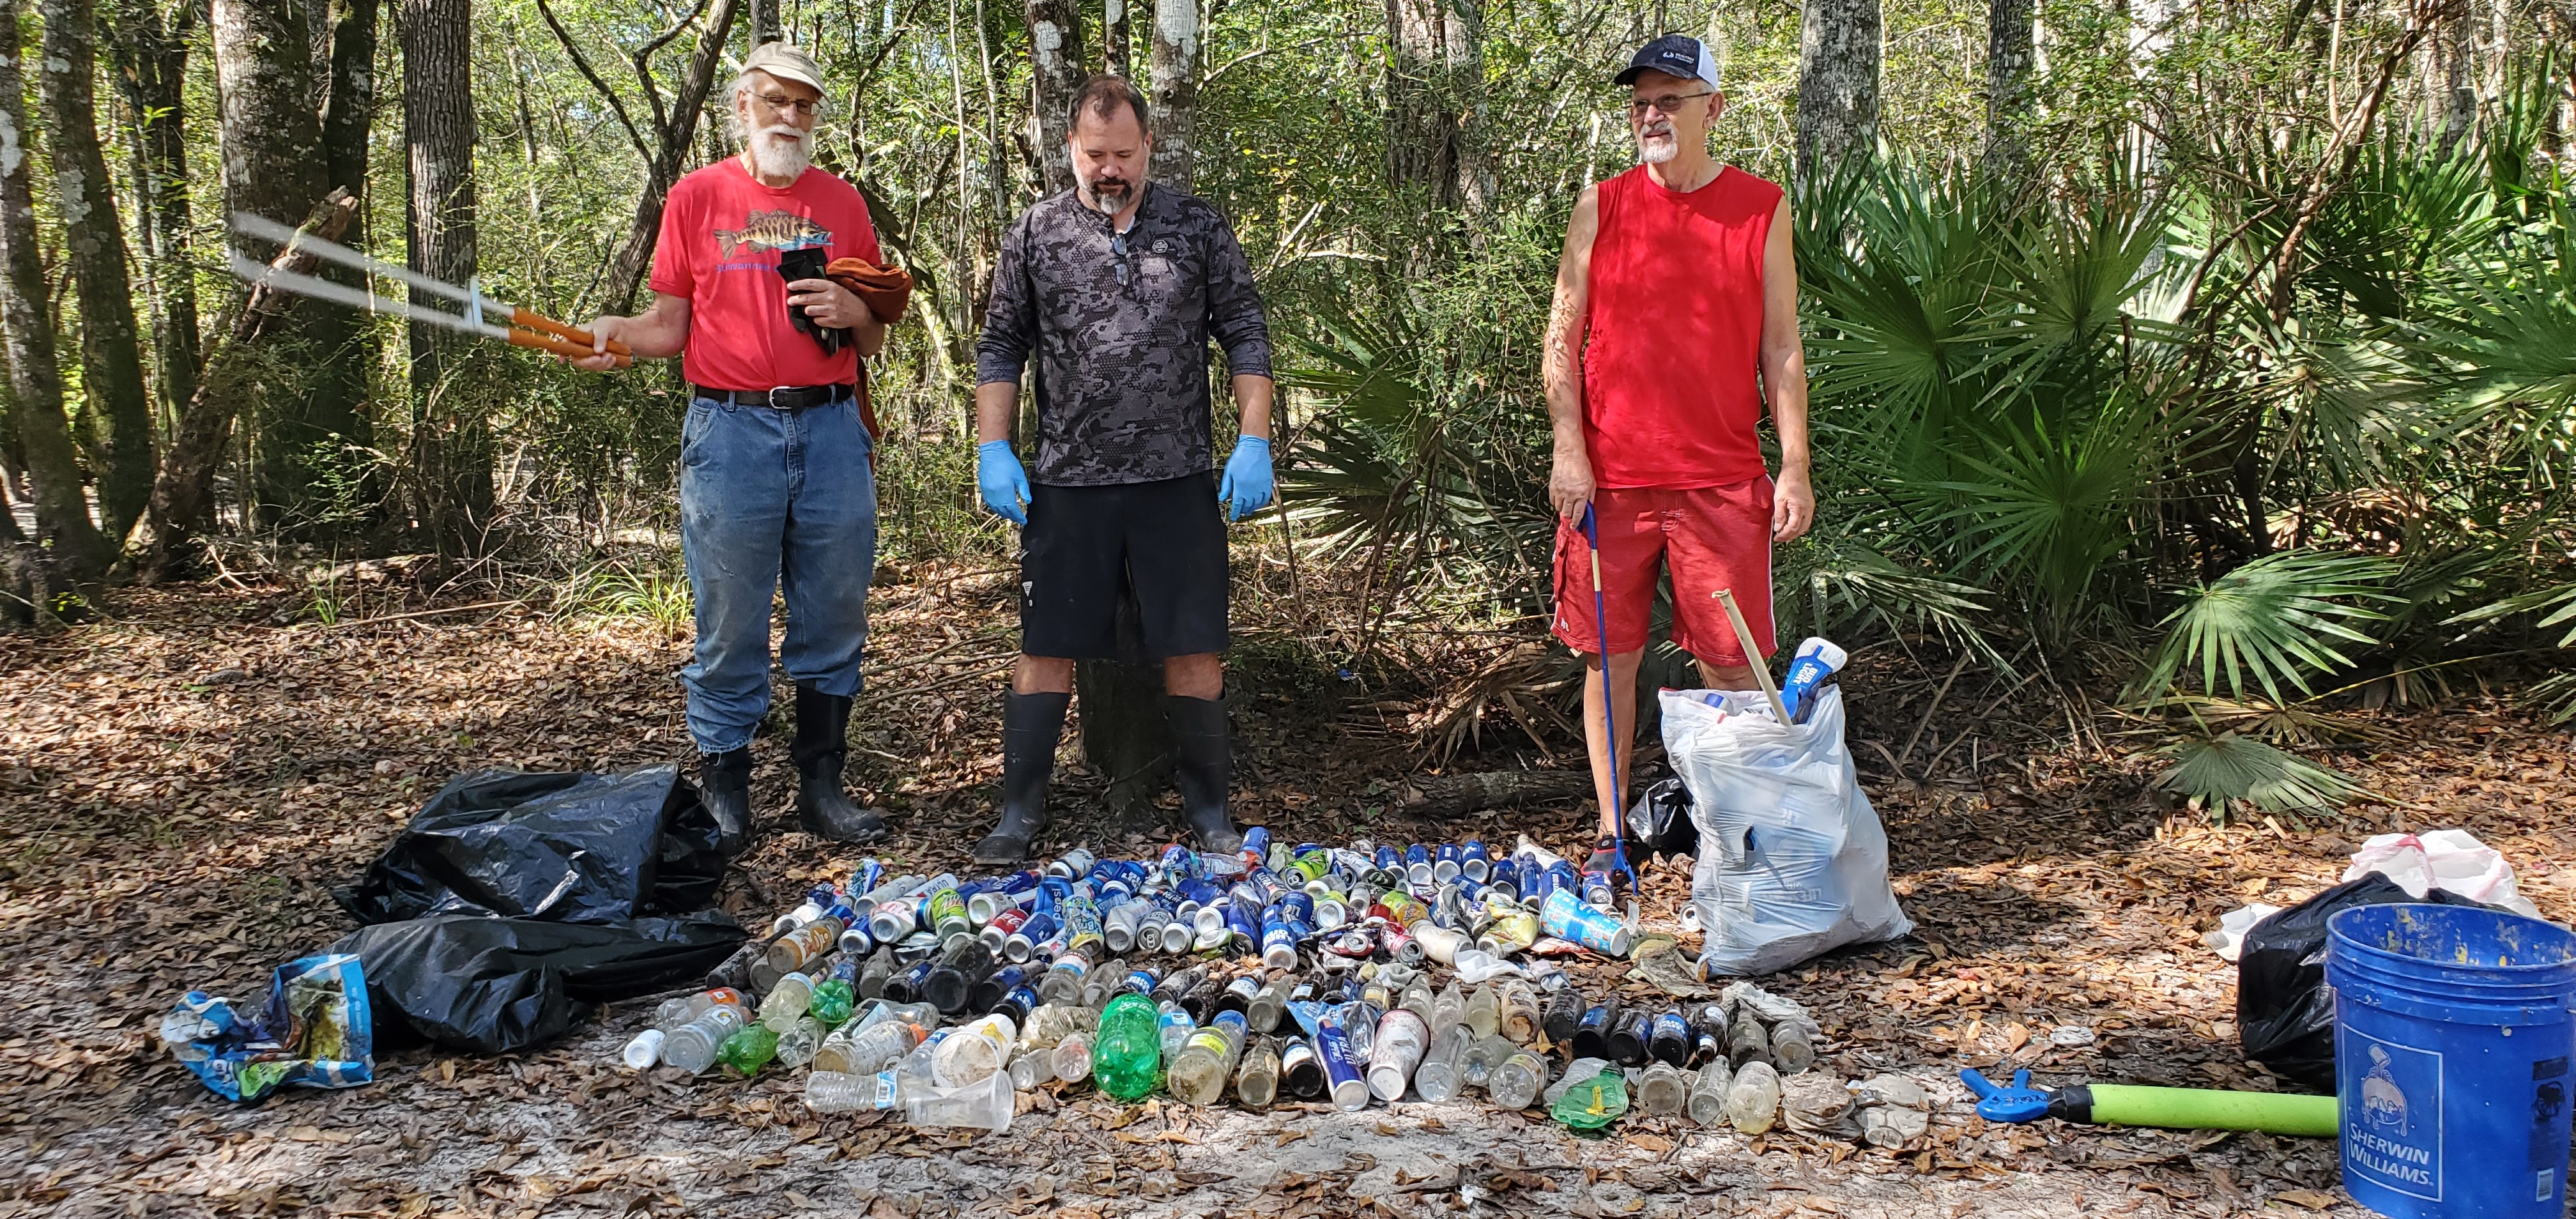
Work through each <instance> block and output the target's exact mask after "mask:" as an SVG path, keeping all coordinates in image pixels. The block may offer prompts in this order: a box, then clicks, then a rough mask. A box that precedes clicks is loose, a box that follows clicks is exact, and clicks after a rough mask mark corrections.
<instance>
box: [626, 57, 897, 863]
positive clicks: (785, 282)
mask: <svg viewBox="0 0 2576 1219" xmlns="http://www.w3.org/2000/svg"><path fill="white" fill-rule="evenodd" d="M822 105H823V73H822V69H820V68H818V67H816V66H815V64H814V61H813V59H811V58H810V57H808V56H807V55H806V54H805V53H804V52H803V51H800V50H797V49H796V48H794V47H792V46H789V45H787V44H786V43H783V42H771V43H764V44H762V45H761V46H760V47H759V48H758V49H756V50H754V51H753V52H752V53H751V57H750V58H749V59H746V60H744V61H743V71H742V75H741V76H740V77H738V78H736V80H735V81H734V86H733V122H734V125H735V127H736V129H737V130H738V133H739V134H740V136H741V137H742V141H743V145H744V148H743V151H742V155H740V156H737V157H732V158H729V159H727V160H724V161H720V162H717V163H716V164H713V165H709V166H707V167H706V168H704V169H700V170H698V171H697V172H695V173H692V174H690V175H688V176H687V177H685V178H682V179H680V180H679V182H678V183H677V184H675V185H673V186H672V187H671V193H670V196H669V198H668V199H666V200H665V201H664V203H663V206H662V232H661V239H660V243H659V244H658V245H656V246H655V247H654V253H653V279H652V287H653V307H652V308H650V309H648V310H646V311H645V312H644V313H643V314H641V315H640V316H637V317H603V318H600V319H599V320H598V321H595V322H593V323H591V332H592V333H593V334H595V335H596V336H598V340H599V350H601V351H602V352H605V351H606V350H607V344H608V342H609V341H610V340H612V339H615V340H620V341H623V342H625V343H626V344H627V345H628V346H629V347H631V348H633V350H634V352H635V355H636V356H637V357H639V358H644V359H658V358H662V357H667V356H673V355H677V356H680V357H681V371H682V372H684V373H685V374H687V376H688V379H689V413H688V418H687V419H686V421H685V422H683V423H682V424H681V427H680V553H681V557H682V558H683V560H684V561H686V563H687V564H688V568H689V591H690V592H691V593H692V594H693V595H694V596H695V597H696V600H697V634H698V638H697V650H696V655H695V656H694V658H693V659H692V660H691V662H690V664H689V666H688V667H687V668H685V669H682V670H681V671H680V677H681V680H682V681H683V682H684V683H685V684H686V685H687V688H688V696H689V715H688V719H689V734H690V735H691V736H692V737H694V738H695V739H696V743H697V747H698V753H699V767H698V782H699V787H700V788H701V789H702V790H703V791H704V793H705V795H706V801H707V806H708V808H709V809H711V810H713V811H714V813H715V817H716V824H717V826H718V828H719V830H720V831H721V834H722V839H723V843H722V845H723V848H724V849H725V850H726V851H727V852H728V853H731V852H734V851H739V850H741V849H742V848H743V847H744V846H745V845H747V844H748V842H749V840H750V836H751V829H752V824H751V738H752V733H753V730H754V729H755V728H757V727H759V725H760V720H761V716H762V715H763V713H765V712H766V711H767V710H768V709H769V606H770V597H771V593H772V591H773V590H776V591H778V592H780V593H783V594H784V596H785V599H786V602H787V631H786V636H785V638H784V639H783V640H781V642H780V644H779V648H778V659H779V663H780V665H781V666H782V667H784V668H785V669H786V670H787V675H788V677H789V678H791V679H793V680H794V681H795V683H796V738H795V742H794V744H793V745H791V746H790V747H789V750H788V753H789V756H790V757H791V758H792V759H793V760H794V762H795V763H796V813H797V821H798V823H799V824H800V825H801V826H803V827H804V829H805V830H806V831H807V832H809V833H813V834H816V835H819V836H822V837H824V838H829V839H832V840H834V841H837V842H867V841H870V840H873V839H876V838H880V837H883V836H884V834H885V822H884V820H883V818H881V817H880V816H878V815H877V814H876V813H875V812H873V811H870V810H868V809H865V808H861V807H859V806H857V805H855V804H853V803H851V801H850V798H849V795H848V793H847V792H846V791H845V790H843V788H842V785H841V765H842V762H843V760H844V759H845V758H846V757H847V756H848V751H849V743H848V728H849V720H850V707H851V702H852V697H853V696H854V695H856V694H857V693H858V692H859V654H860V651H861V649H862V648H863V647H864V646H865V645H866V643H867V638H868V582H869V580H870V578H871V577H873V576H874V575H875V573H876V545H877V487H876V478H875V475H874V473H873V472H872V471H871V470H870V469H869V468H868V452H869V448H870V445H871V443H872V442H871V440H870V438H869V436H868V431H867V428H866V426H865V425H864V423H863V421H862V414H861V404H862V402H863V399H862V398H861V397H860V396H859V394H860V388H861V387H860V384H859V377H860V375H861V373H862V369H861V368H860V366H859V358H860V357H861V356H871V355H875V354H876V353H877V350H878V349H879V348H880V347H883V346H884V345H885V331H886V328H885V323H884V322H883V321H882V320H880V319H879V318H878V317H877V316H876V315H875V314H874V313H872V312H870V311H869V309H868V306H867V304H866V302H864V301H862V300H860V299H859V297H858V295H857V294H856V293H853V292H851V291H850V290H849V289H847V288H845V287H842V286H841V285H839V284H837V283H834V282H833V281H831V280H830V279H828V278H825V277H824V274H823V268H824V267H825V265H826V264H828V263H829V262H831V261H832V260H833V259H836V258H845V257H855V258H863V259H866V260H867V261H868V262H870V263H876V262H878V261H880V255H879V253H878V250H877V235H876V230H875V228H874V227H872V226H871V225H870V223H869V221H868V208H867V204H866V203H864V202H862V201H861V200H860V198H859V192H858V190H857V189H856V188H855V187H852V186H851V185H850V184H849V183H847V182H844V181H842V180H840V179H839V178H836V177H834V176H832V175H831V174H829V173H826V172H824V171H823V170H820V169H815V168H812V167H811V166H810V165H808V164H807V160H808V158H809V157H810V155H811V154H812V152H813V145H814V123H815V120H816V118H817V114H818V111H819V110H820V109H821V107H822ZM575 363H576V364H578V365H580V366H581V367H583V368H590V369H595V370H600V371H605V370H606V369H608V368H609V367H611V365H612V361H611V360H610V359H609V358H608V357H607V356H606V355H604V354H603V355H600V356H595V357H592V358H590V359H587V360H577V361H575Z"/></svg>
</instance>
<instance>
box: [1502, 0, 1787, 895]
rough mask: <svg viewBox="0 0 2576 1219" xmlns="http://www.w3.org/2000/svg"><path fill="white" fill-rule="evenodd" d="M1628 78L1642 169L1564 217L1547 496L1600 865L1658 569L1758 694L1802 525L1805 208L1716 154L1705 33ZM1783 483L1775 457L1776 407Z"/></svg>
mask: <svg viewBox="0 0 2576 1219" xmlns="http://www.w3.org/2000/svg"><path fill="white" fill-rule="evenodd" d="M1618 79H1619V83H1620V84H1623V85H1627V86H1628V87H1629V90H1630V100H1629V105H1628V126H1629V129H1630V130H1631V131H1632V132H1633V133H1634V134H1635V135H1636V138H1637V159H1638V160H1639V161H1640V162H1641V164H1639V165H1638V166H1637V167H1636V168H1634V169H1631V170H1629V171H1627V172H1626V173H1623V174H1620V175H1619V176H1617V177H1615V178H1612V179H1610V180H1609V181H1607V182H1603V183H1601V184H1599V185H1597V186H1594V187H1592V188H1591V189H1589V190H1586V191H1584V192H1583V197H1582V198H1581V199H1579V200H1577V201H1576V202H1575V205H1574V218H1573V220H1572V222H1571V223H1569V224H1568V225H1567V226H1566V233H1565V255H1564V258H1563V259H1562V260H1561V261H1560V262H1559V263H1558V265H1557V273H1556V303H1555V307H1554V309H1553V310H1552V312H1551V313H1550V315H1549V318H1548V329H1547V344H1546V350H1545V354H1544V373H1543V375H1544V378H1545V381H1546V385H1547V406H1548V416H1549V418H1550V420H1551V421H1552V422H1553V423H1554V425H1555V430H1556V460H1555V466H1554V469H1553V471H1552V472H1551V473H1550V475H1549V477H1548V497H1549V498H1550V499H1551V500H1552V501H1554V503H1555V504H1556V510H1557V513H1558V515H1559V516H1560V518H1561V519H1560V521H1559V523H1558V527H1557V535H1556V636H1557V638H1559V639H1562V640H1564V641H1565V642H1566V644H1567V645H1568V646H1570V647H1572V648H1574V650H1576V651H1577V652H1581V653H1584V654H1585V660H1586V662H1587V665H1588V667H1587V669H1586V672H1587V674H1588V676H1587V677H1586V678H1585V681H1584V691H1583V705H1584V719H1583V729H1584V736H1585V739H1586V743H1587V745H1588V746H1589V748H1590V751H1591V755H1592V777H1593V789H1594V792H1595V794H1596V796H1597V797H1598V799H1599V801H1600V806H1601V840H1600V843H1599V845H1598V846H1596V847H1595V848H1594V850H1593V855H1592V860H1591V866H1592V867H1593V868H1596V869H1598V868H1604V867H1607V866H1608V865H1609V864H1610V862H1611V861H1612V859H1613V856H1614V852H1613V848H1612V838H1611V834H1612V831H1613V830H1614V828H1615V826H1616V819H1617V817H1618V815H1619V810H1620V808H1621V807H1622V806H1623V805H1624V804H1625V803H1626V795H1627V793H1626V792H1624V791H1621V790H1618V789H1617V788H1615V787H1614V785H1613V784H1612V781H1611V775H1612V773H1613V771H1612V770H1611V765H1610V750H1611V748H1612V746H1613V742H1611V741H1610V740H1609V739H1608V734H1606V733H1605V732H1604V731H1603V730H1602V723H1601V707H1602V700H1603V699H1604V698H1608V699H1610V700H1611V701H1612V704H1613V705H1614V706H1615V707H1616V708H1617V710H1618V721H1617V722H1618V724H1619V726H1620V727H1622V728H1624V729H1627V732H1626V733H1625V734H1623V736H1622V739H1620V740H1619V741H1617V742H1616V743H1615V744H1616V747H1617V749H1618V751H1619V766H1618V769H1617V772H1616V773H1617V774H1618V775H1619V776H1620V777H1621V778H1623V779H1624V778H1625V777H1626V776H1627V774H1628V764H1627V761H1628V755H1629V752H1630V747H1631V745H1632V744H1633V743H1634V740H1635V730H1636V723H1637V662H1638V661H1639V660H1640V659H1641V658H1643V656H1644V655H1645V649H1646V630H1647V616H1648V614H1649V613H1650V612H1651V611H1652V609H1653V607H1654V601H1655V583H1656V577H1657V576H1658V574H1659V573H1660V571H1661V570H1662V569H1663V568H1665V567H1669V568H1670V569H1671V572H1672V581H1673V632H1672V634H1673V643H1674V644H1675V645H1676V646H1679V647H1680V648H1682V649H1683V650H1684V651H1687V652H1689V653H1690V654H1691V655H1692V656H1694V657H1696V658H1697V659H1698V661H1699V667H1700V674H1701V677H1702V679H1703V680H1705V681H1706V682H1707V683H1708V685H1709V688H1711V689H1719V690H1744V689H1751V688H1753V687H1754V686H1755V684H1756V683H1755V681H1754V677H1753V666H1754V665H1756V664H1761V663H1763V656H1768V655H1769V654H1770V652H1771V651H1772V650H1773V648H1774V646H1775V645H1774V643H1773V641H1772V638H1771V544H1772V543H1773V542H1775V541H1779V542H1786V541H1788V540H1790V539H1792V538H1795V537H1797V536H1798V535H1799V534H1802V533H1805V532H1806V531H1807V526H1808V525H1810V524H1812V523H1813V522H1814V520H1815V513H1816V500H1815V492H1814V490H1813V488H1812V487H1811V485H1810V483H1809V481H1808V476H1807V369H1806V361H1805V358H1804V357H1803V356H1802V355H1801V354H1800V352H1799V347H1798V312H1797V307H1798V271H1797V267H1796V265H1795V261H1794V258H1793V256H1792V254H1791V249H1790V227H1789V203H1788V199H1787V197H1786V196H1785V195H1784V193H1783V192H1782V191H1781V189H1780V188H1779V187H1778V186H1775V185H1773V184H1771V183H1769V182H1765V181H1763V180H1762V179H1760V178H1757V177H1754V176H1753V175H1751V174H1748V173H1746V172H1744V171H1743V170H1740V169H1736V168H1734V167H1732V166H1726V165H1720V164H1718V163H1717V162H1716V161H1715V160H1714V159H1712V158H1711V157H1710V156H1709V154H1708V131H1709V127H1710V126H1711V125H1712V124H1714V123H1715V122H1716V121H1717V116H1718V114H1719V112H1720V111H1721V110H1723V109H1724V107H1725V105H1726V99H1725V97H1724V96H1723V95H1721V94H1720V93H1719V92H1718V88H1717V68H1716V66H1715V64H1714V63H1713V62H1712V61H1711V60H1710V58H1709V54H1708V50H1707V48H1705V47H1703V46H1701V45H1700V43H1699V41H1698V40H1697V39H1693V38H1683V37H1680V36H1678V35H1673V36H1666V37H1663V38H1658V39H1656V40H1654V41H1653V42H1650V43H1648V44H1646V47H1645V49H1643V50H1641V51H1639V52H1637V54H1636V57H1635V58H1634V59H1632V60H1630V61H1629V65H1628V69H1627V70H1626V71H1624V72H1621V73H1620V74H1619V78H1618ZM1766 404H1767V405H1768V406H1769V408H1770V412H1771V422H1772V427H1773V429H1774V431H1775V432H1776V433H1777V435H1778V437H1779V441H1780V475H1779V479H1778V481H1777V482H1776V483H1775V482H1774V481H1773V480H1772V479H1771V478H1770V477H1769V472H1768V471H1767V470H1766V469H1765V468H1764V465H1763V459H1762V442H1761V438H1760V435H1759V433H1758V430H1757V429H1758V425H1759V424H1760V422H1761V418H1762V412H1763V408H1764V406H1765V405H1766ZM1587 505H1588V506H1589V507H1590V508H1591V509H1592V512H1593V517H1594V520H1595V522H1596V526H1597V530H1598V532H1599V535H1600V539H1601V587H1602V599H1603V604H1604V612H1605V614H1606V616H1607V618H1608V631H1607V635H1608V639H1607V643H1608V648H1609V652H1610V681H1609V687H1610V688H1609V689H1608V690H1604V689H1603V688H1602V677H1601V659H1600V655H1599V651H1600V649H1601V647H1602V646H1603V636H1602V623H1600V622H1598V621H1596V620H1595V619H1594V617H1593V612H1592V566H1591V564H1592V556H1591V554H1590V553H1589V550H1590V544H1589V543H1587V542H1586V541H1585V539H1584V537H1583V532H1582V526H1581V523H1582V520H1583V510H1584V508H1585V507H1586V506H1587ZM1719 589H1733V590H1734V593H1735V599H1736V601H1737V603H1738V604H1739V605H1740V606H1741V607H1742V609H1743V611H1744V617H1745V622H1746V624H1747V625H1748V626H1750V627H1751V628H1752V631H1753V637H1754V642H1755V643H1756V645H1757V646H1758V647H1759V649H1760V650H1761V652H1762V653H1763V656H1747V655H1745V651H1744V648H1743V646H1742V645H1741V644H1740V643H1738V642H1737V640H1736V637H1735V632H1734V629H1733V628H1732V627H1731V626H1730V625H1729V624H1728V622H1727V620H1726V613H1725V610H1724V608H1723V607H1722V606H1721V605H1720V604H1719V603H1718V601H1717V599H1716V594H1717V591H1718V590H1719Z"/></svg>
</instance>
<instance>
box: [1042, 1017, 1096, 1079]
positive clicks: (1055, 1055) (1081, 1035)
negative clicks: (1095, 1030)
mask: <svg viewBox="0 0 2576 1219" xmlns="http://www.w3.org/2000/svg"><path fill="white" fill-rule="evenodd" d="M1047 1053H1048V1054H1049V1055H1050V1059H1049V1061H1048V1063H1047V1069H1048V1070H1050V1071H1052V1072H1054V1073H1055V1077H1056V1078H1057V1079H1061V1080H1063V1081H1065V1082H1066V1083H1074V1084H1078V1083H1081V1082H1082V1081H1083V1080H1086V1079H1089V1078H1091V1034H1090V1033H1087V1032H1083V1031H1081V1030H1079V1029H1077V1030H1075V1031H1073V1032H1070V1033H1067V1034H1065V1035H1064V1039H1063V1040H1062V1041H1058V1042H1056V1043H1055V1048H1054V1049H1052V1050H1049V1051H1047Z"/></svg>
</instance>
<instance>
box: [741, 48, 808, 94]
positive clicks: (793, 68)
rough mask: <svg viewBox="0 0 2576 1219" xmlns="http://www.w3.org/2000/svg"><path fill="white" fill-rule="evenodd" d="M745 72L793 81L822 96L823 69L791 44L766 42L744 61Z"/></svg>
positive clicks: (743, 68)
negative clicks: (765, 74) (764, 73)
mask: <svg viewBox="0 0 2576 1219" xmlns="http://www.w3.org/2000/svg"><path fill="white" fill-rule="evenodd" d="M742 70H743V71H745V72H767V73H769V74H770V75H771V76H775V77H777V78H778V79H780V80H792V81H795V82H796V83H797V84H800V85H803V86H805V87H806V88H809V89H812V90H813V91H814V92H816V93H818V94H820V93H822V92H824V88H823V69H821V68H819V67H816V66H815V64H814V57H813V56H811V55H808V54H806V53H805V52H803V51H800V50H798V49H796V44H794V43H790V42H764V43H762V44H760V46H759V47H758V49H756V50H754V51H752V53H751V58H749V59H746V60H744V61H742Z"/></svg>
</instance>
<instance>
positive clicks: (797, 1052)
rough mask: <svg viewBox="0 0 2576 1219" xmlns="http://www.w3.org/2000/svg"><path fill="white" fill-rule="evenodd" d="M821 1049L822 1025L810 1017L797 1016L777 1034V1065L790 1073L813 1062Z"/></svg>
mask: <svg viewBox="0 0 2576 1219" xmlns="http://www.w3.org/2000/svg"><path fill="white" fill-rule="evenodd" d="M822 1047H823V1025H822V1022H821V1021H818V1020H816V1019H814V1018H813V1017H812V1016H799V1017H797V1018H796V1023H794V1024H791V1025H788V1026H787V1028H786V1030H785V1031H784V1032H781V1033H779V1034H778V1065H780V1066H782V1067H785V1068H787V1069H788V1070H790V1071H793V1070H795V1069H796V1068H798V1067H801V1066H804V1065H805V1064H806V1063H809V1062H812V1061H814V1054H815V1052H816V1051H817V1050H820V1049H822Z"/></svg>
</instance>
